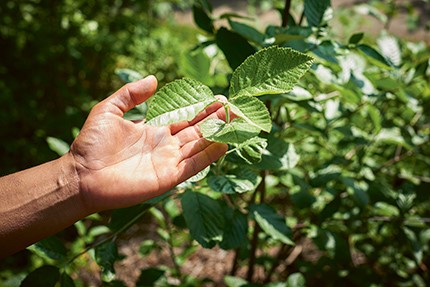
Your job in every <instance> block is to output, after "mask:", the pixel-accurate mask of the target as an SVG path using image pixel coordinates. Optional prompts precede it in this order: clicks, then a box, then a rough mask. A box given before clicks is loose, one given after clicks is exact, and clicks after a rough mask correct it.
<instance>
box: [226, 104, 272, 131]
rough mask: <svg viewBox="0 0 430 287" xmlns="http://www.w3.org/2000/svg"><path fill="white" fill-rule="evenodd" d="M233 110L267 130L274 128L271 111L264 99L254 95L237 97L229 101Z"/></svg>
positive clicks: (248, 121) (252, 123)
mask: <svg viewBox="0 0 430 287" xmlns="http://www.w3.org/2000/svg"><path fill="white" fill-rule="evenodd" d="M229 107H230V108H231V111H232V112H233V113H235V114H236V115H237V116H239V117H240V118H242V119H243V120H245V121H246V122H247V123H249V124H250V125H253V126H255V127H256V128H259V129H260V130H263V131H265V132H270V130H271V129H272V119H271V117H270V113H269V111H268V110H267V108H266V106H265V105H264V103H263V102H262V101H260V100H259V99H256V98H253V97H246V96H242V97H237V98H233V99H231V101H229Z"/></svg>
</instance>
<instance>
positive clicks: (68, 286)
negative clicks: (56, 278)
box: [60, 272, 76, 287]
mask: <svg viewBox="0 0 430 287" xmlns="http://www.w3.org/2000/svg"><path fill="white" fill-rule="evenodd" d="M75 286H76V285H75V282H73V279H72V277H70V276H69V274H67V273H66V272H63V273H62V274H61V277H60V287H75Z"/></svg>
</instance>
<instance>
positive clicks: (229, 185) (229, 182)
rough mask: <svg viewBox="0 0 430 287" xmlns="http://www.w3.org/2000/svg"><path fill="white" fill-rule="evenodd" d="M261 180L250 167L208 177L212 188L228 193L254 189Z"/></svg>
mask: <svg viewBox="0 0 430 287" xmlns="http://www.w3.org/2000/svg"><path fill="white" fill-rule="evenodd" d="M260 180H261V178H260V177H259V176H258V174H256V173H255V172H253V171H252V170H250V169H248V168H241V169H236V170H233V171H232V174H227V175H212V176H209V177H208V179H207V181H208V185H209V186H210V188H212V190H214V191H216V192H222V193H227V194H233V193H244V192H248V191H253V190H255V188H256V187H257V185H258V183H259V182H260Z"/></svg>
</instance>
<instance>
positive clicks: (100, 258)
mask: <svg viewBox="0 0 430 287" xmlns="http://www.w3.org/2000/svg"><path fill="white" fill-rule="evenodd" d="M94 251H95V253H94V256H95V259H96V262H97V264H98V265H99V266H100V267H101V270H102V280H103V281H104V282H111V281H112V280H113V279H114V278H115V269H114V263H115V261H116V260H118V249H117V246H116V244H115V242H113V241H109V242H105V243H103V244H101V245H98V246H97V247H96V248H95V250H94Z"/></svg>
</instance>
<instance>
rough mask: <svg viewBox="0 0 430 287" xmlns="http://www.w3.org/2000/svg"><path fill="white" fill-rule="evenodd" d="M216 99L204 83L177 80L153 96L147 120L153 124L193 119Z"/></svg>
mask: <svg viewBox="0 0 430 287" xmlns="http://www.w3.org/2000/svg"><path fill="white" fill-rule="evenodd" d="M215 101H216V98H215V97H214V95H213V93H212V91H211V90H210V89H209V88H208V87H207V86H205V85H203V84H202V83H200V82H198V81H196V80H192V79H187V78H184V79H180V80H176V81H174V82H171V83H169V84H167V85H165V86H164V87H163V88H161V89H160V90H159V91H158V92H157V93H156V94H155V95H154V96H153V97H152V100H151V102H150V106H149V109H148V113H147V115H146V120H147V123H148V124H149V125H153V126H165V125H169V124H173V123H176V122H182V121H191V120H192V119H194V118H195V117H196V116H197V114H198V113H200V112H201V111H203V110H204V109H205V108H206V107H207V106H209V105H210V104H212V103H213V102H215Z"/></svg>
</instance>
